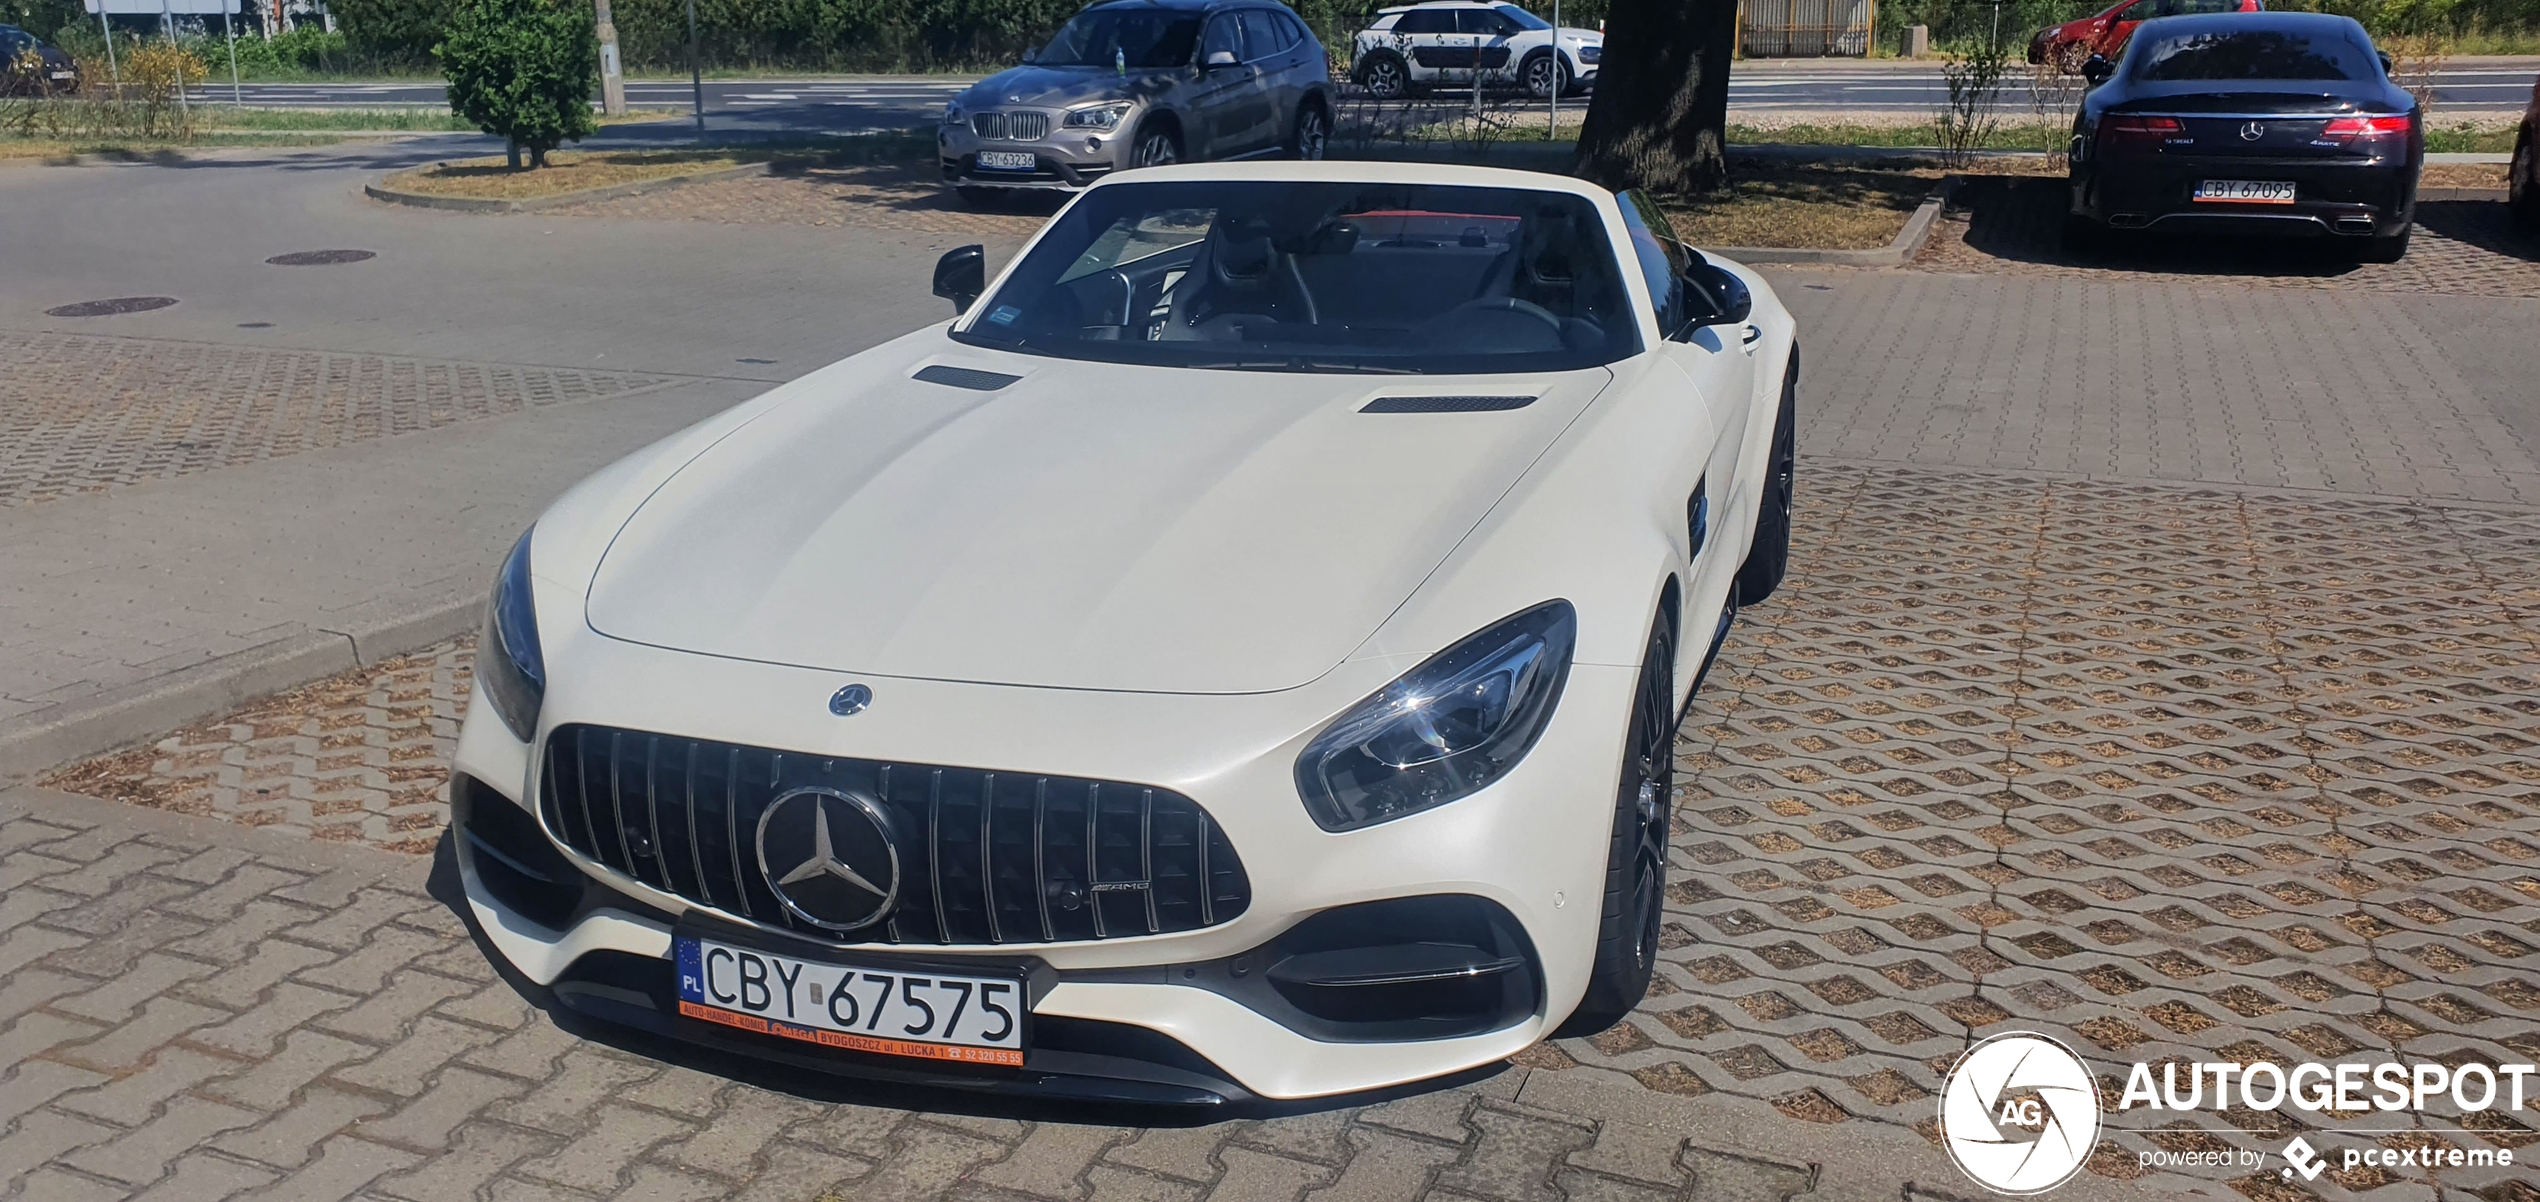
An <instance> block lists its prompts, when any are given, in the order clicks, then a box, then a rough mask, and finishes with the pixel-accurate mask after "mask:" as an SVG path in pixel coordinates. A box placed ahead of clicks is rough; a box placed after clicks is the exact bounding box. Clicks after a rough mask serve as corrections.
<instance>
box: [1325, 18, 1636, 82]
mask: <svg viewBox="0 0 2540 1202" xmlns="http://www.w3.org/2000/svg"><path fill="white" fill-rule="evenodd" d="M1604 54H1605V35H1604V34H1603V33H1600V32H1598V31H1596V30H1593V29H1570V28H1566V27H1565V28H1562V29H1559V30H1555V29H1554V28H1553V27H1552V23H1551V22H1549V21H1546V20H1544V19H1543V18H1541V17H1538V16H1536V15H1534V14H1533V13H1530V12H1528V11H1526V10H1525V9H1523V8H1519V7H1518V6H1516V5H1514V4H1507V3H1484V2H1481V0H1430V2H1429V3H1425V4H1414V5H1408V6H1405V7H1402V8H1387V9H1380V10H1378V11H1377V14H1376V19H1375V21H1374V22H1373V23H1371V24H1369V25H1368V26H1367V28H1365V29H1362V30H1360V31H1358V36H1357V38H1356V39H1354V40H1353V42H1352V44H1351V48H1350V75H1351V78H1353V79H1356V80H1357V81H1358V83H1359V85H1360V86H1361V87H1364V88H1366V89H1367V94H1368V95H1370V96H1373V97H1375V98H1376V99H1378V100H1396V99H1400V98H1401V97H1404V96H1408V95H1410V94H1411V93H1413V92H1416V91H1420V90H1422V89H1424V88H1429V87H1435V86H1441V85H1444V86H1461V87H1470V86H1472V84H1473V82H1474V81H1473V74H1474V71H1475V70H1476V61H1477V60H1478V63H1479V68H1478V69H1479V70H1480V72H1481V83H1482V85H1483V86H1485V87H1495V88H1498V87H1509V86H1516V87H1522V88H1524V89H1525V90H1526V91H1527V93H1528V94H1530V95H1532V96H1534V97H1535V98H1536V99H1538V100H1545V99H1550V98H1551V96H1552V94H1553V93H1554V91H1555V90H1558V91H1559V92H1561V93H1562V94H1563V95H1570V94H1574V93H1578V92H1582V91H1586V90H1587V89H1589V88H1591V87H1594V86H1595V85H1596V68H1597V63H1598V60H1600V59H1602V58H1603V57H1604Z"/></svg>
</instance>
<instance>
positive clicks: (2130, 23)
mask: <svg viewBox="0 0 2540 1202" xmlns="http://www.w3.org/2000/svg"><path fill="white" fill-rule="evenodd" d="M2265 10H2266V3H2265V0H2123V2H2122V3H2120V4H2118V5H2117V6H2116V7H2114V8H2111V9H2109V10H2107V11H2106V12H2103V13H2099V14H2097V15H2095V16H2088V17H2083V18H2081V19H2080V20H2077V21H2067V22H2065V23H2063V24H2061V25H2052V26H2048V27H2047V28H2045V29H2041V30H2038V31H2037V36H2035V37H2033V38H2030V39H2029V43H2028V61H2030V62H2032V63H2044V62H2053V63H2057V64H2059V65H2061V66H2062V67H2063V68H2064V69H2065V70H2066V71H2078V70H2080V69H2081V64H2082V63H2083V62H2084V61H2085V60H2087V59H2089V57H2090V56H2091V55H2094V54H2096V55H2098V56H2099V57H2101V58H2105V59H2109V60H2114V59H2115V58H2116V57H2117V56H2118V55H2120V54H2123V53H2125V44H2126V40H2127V39H2128V38H2131V37H2133V36H2134V29H2135V26H2138V25H2141V24H2142V23H2144V22H2145V21H2149V20H2151V19H2153V18H2154V17H2184V16H2191V15H2194V14H2197V13H2232V12H2239V13H2254V12H2263V11H2265Z"/></svg>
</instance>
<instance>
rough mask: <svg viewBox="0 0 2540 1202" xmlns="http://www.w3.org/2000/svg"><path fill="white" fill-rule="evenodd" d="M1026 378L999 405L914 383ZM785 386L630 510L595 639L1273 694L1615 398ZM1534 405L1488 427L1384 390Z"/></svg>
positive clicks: (894, 671)
mask: <svg viewBox="0 0 2540 1202" xmlns="http://www.w3.org/2000/svg"><path fill="white" fill-rule="evenodd" d="M937 363H951V364H954V365H959V366H966V367H973V368H982V367H984V368H988V369H991V370H999V371H1004V372H1010V373H1017V374H1019V375H1020V377H1021V378H1020V379H1018V380H1017V381H1016V382H1014V383H1013V384H1011V385H1008V386H1006V387H1003V388H999V389H996V390H993V391H976V390H972V389H968V388H958V387H948V386H946V385H943V384H935V383H928V382H924V381H920V380H917V379H914V378H912V371H913V369H915V368H918V367H923V366H927V365H930V364H937ZM853 366H854V361H850V362H849V363H848V364H842V365H840V366H839V367H838V368H832V369H830V370H829V371H825V372H822V373H820V374H818V375H815V376H812V377H809V378H807V379H805V380H803V381H799V382H797V383H796V384H794V385H791V386H789V387H790V388H793V389H795V390H797V393H798V394H797V395H795V396H793V397H790V398H788V399H786V400H785V401H784V402H783V403H781V404H779V405H776V406H773V407H771V408H770V410H769V411H768V412H767V413H766V414H764V415H762V416H761V417H759V418H757V419H756V420H754V421H752V422H751V423H749V424H748V425H746V426H744V427H742V428H740V429H739V430H736V431H734V432H733V433H732V434H730V435H729V436H727V437H725V438H723V439H722V440H721V441H719V442H717V443H716V444H715V445H713V446H712V447H710V448H709V449H707V450H705V451H704V452H702V453H701V454H699V455H698V456H697V457H696V458H695V459H693V460H691V461H690V462H689V463H688V464H687V465H686V466H684V467H683V468H681V469H680V470H679V471H678V472H677V473H676V474H675V475H673V476H672V477H671V478H670V479H669V480H668V481H667V482H666V483H664V484H663V485H662V486H661V487H660V488H659V489H658V490H657V491H655V492H654V493H653V494H652V495H651V496H650V497H649V498H647V499H646V500H645V501H644V503H643V504H642V505H641V506H640V507H639V508H638V509H637V510H636V511H635V512H634V513H633V515H632V516H631V517H630V518H628V520H627V521H626V523H625V525H624V526H623V528H622V529H620V530H619V532H618V534H617V536H616V538H615V539H614V540H613V541H612V542H611V543H610V545H609V547H608V550H607V551H606V553H605V554H604V555H603V556H602V558H601V560H600V563H599V566H598V569H597V571H596V573H595V574H594V576H593V578H592V581H591V586H590V593H589V598H588V601H587V611H586V613H587V617H588V620H589V622H590V624H591V626H592V628H593V629H595V630H597V631H599V632H600V633H602V634H605V635H609V636H612V637H615V638H620V639H626V640H630V641H634V642H640V643H646V644H651V645H655V646H661V647H668V648H675V649H679V650H684V651H692V652H699V653H704V654H709V655H719V656H729V657H734V658H740V659H750V660H759V661H763V662H769V663H781V664H789V665H796V666H802V667H812V668H822V669H831V670H835V671H838V672H842V673H851V674H859V675H872V676H899V677H918V678H926V679H937V680H956V681H972V682H981V683H994V684H1012V685H1035V686H1049V687H1061V688H1081V689H1104V690H1123V691H1135V692H1172V693H1254V692H1271V691H1276V690H1281V689H1288V688H1294V687H1296V686H1299V685H1303V684H1306V683H1308V682H1310V681H1312V680H1314V679H1315V678H1317V677H1319V676H1321V675H1322V674H1324V673H1325V672H1328V671H1330V670H1331V669H1332V668H1333V667H1334V666H1335V665H1337V664H1339V663H1340V662H1342V661H1343V660H1344V659H1346V658H1347V657H1348V656H1349V655H1350V653H1351V652H1352V651H1353V650H1355V649H1357V648H1358V647H1359V646H1360V645H1361V644H1362V643H1364V642H1365V641H1366V640H1367V638H1368V637H1369V636H1370V635H1371V634H1373V633H1374V632H1375V630H1376V628H1377V627H1378V626H1379V625H1380V624H1381V623H1382V622H1383V621H1384V620H1385V618H1386V617H1387V616H1388V615H1390V614H1391V613H1392V612H1393V611H1394V610H1395V609H1396V608H1398V607H1399V606H1400V605H1401V604H1402V603H1403V601H1404V600H1405V599H1407V598H1408V597H1409V596H1410V595H1411V594H1412V592H1413V590H1415V589H1417V588H1418V587H1419V585H1420V582H1421V581H1422V580H1423V579H1425V578H1426V577H1427V576H1428V575H1429V573H1430V572H1431V571H1432V570H1433V569H1435V568H1436V566H1437V565H1438V564H1439V563H1440V562H1441V561H1442V560H1444V559H1445V558H1446V556H1447V554H1448V552H1450V551H1451V550H1453V549H1454V547H1455V546H1456V544H1457V543H1458V542H1460V541H1461V540H1462V539H1463V538H1464V537H1465V535H1466V534H1467V533H1468V532H1470V531H1471V530H1472V528H1473V527H1474V526H1475V524H1477V523H1478V522H1479V521H1480V520H1481V518H1482V517H1483V515H1484V514H1486V513H1487V512H1488V511H1489V509H1490V508H1491V506H1492V505H1493V504H1494V503H1496V502H1497V501H1498V500H1499V498H1500V497H1501V496H1503V495H1504V494H1506V493H1507V491H1508V490H1509V488H1510V487H1511V486H1512V485H1513V484H1515V482H1516V481H1517V479H1518V477H1519V476H1520V475H1521V474H1523V473H1524V472H1525V470H1526V468H1527V467H1528V466H1529V465H1530V464H1532V463H1533V462H1534V461H1535V459H1536V458H1537V457H1539V456H1540V455H1541V454H1542V453H1543V451H1544V449H1545V448H1546V447H1547V446H1549V445H1550V444H1551V442H1552V440H1553V439H1554V438H1555V437H1557V436H1558V435H1559V434H1560V432H1561V431H1562V430H1563V429H1564V428H1565V427H1566V426H1567V425H1568V424H1569V423H1570V421H1571V420H1572V419H1573V418H1575V417H1576V416H1577V415H1578V414H1579V412H1580V411H1581V410H1583V409H1584V408H1585V407H1586V406H1587V404H1588V403H1589V402H1590V401H1591V400H1593V399H1594V397H1595V396H1596V394H1597V393H1598V392H1599V391H1600V390H1601V389H1602V388H1603V387H1604V386H1605V383H1606V382H1607V381H1608V380H1609V379H1610V378H1611V376H1610V374H1609V373H1607V372H1606V371H1604V370H1603V369H1592V370H1589V371H1581V372H1570V373H1561V374H1553V375H1546V376H1542V377H1532V378H1529V377H1508V376H1494V377H1486V378H1481V379H1473V378H1467V379H1463V380H1460V381H1459V380H1456V379H1454V378H1440V377H1421V378H1418V379H1411V380H1388V379H1387V378H1386V377H1379V376H1363V375H1353V376H1343V375H1291V374H1284V373H1272V372H1244V371H1193V370H1186V369H1169V368H1149V367H1127V366H1120V365H1113V364H1098V363H1086V362H1078V361H1072V360H1057V359H1025V358H1024V357H1020V356H997V357H993V358H991V357H986V356H952V357H948V358H938V359H930V360H926V361H923V362H919V363H907V362H902V363H897V364H893V365H891V366H890V367H889V368H888V369H887V370H868V371H855V372H850V371H847V370H844V369H849V368H852V367H853ZM1475 392H1485V393H1490V394H1493V395H1516V394H1519V393H1523V394H1528V395H1538V396H1539V397H1540V399H1539V400H1537V401H1535V402H1534V403H1532V404H1530V405H1527V406H1525V407H1523V408H1519V409H1513V410H1505V411H1500V412H1491V413H1388V414H1370V413H1361V412H1359V410H1360V409H1361V408H1363V407H1364V406H1365V405H1366V403H1367V402H1368V401H1370V400H1372V399H1374V398H1375V397H1378V396H1388V395H1412V394H1427V395H1460V394H1472V393H1475Z"/></svg>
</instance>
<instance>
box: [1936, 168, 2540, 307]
mask: <svg viewBox="0 0 2540 1202" xmlns="http://www.w3.org/2000/svg"><path fill="white" fill-rule="evenodd" d="M2065 195H2066V193H2065V188H2064V181H2062V180H2061V179H2055V178H2048V177H2036V176H1976V177H1974V178H1971V179H1970V180H1969V181H1968V182H1967V184H1966V185H1965V186H1964V187H1962V188H1961V189H1960V190H1959V192H1958V194H1957V196H1956V197H1955V198H1954V199H1953V200H1952V202H1951V210H1952V211H1951V212H1950V213H1949V214H1948V215H1947V216H1945V217H1943V218H1942V220H1941V221H1940V223H1939V224H1938V225H1936V226H1935V227H1933V230H1932V236H1931V240H1930V241H1929V242H1927V243H1925V244H1924V246H1923V249H1922V252H1921V254H1920V255H1919V256H1917V258H1916V260H1915V266H1917V267H1920V268H1922V269H1924V270H1928V271H1951V272H1960V271H1963V272H1984V273H2002V274H2014V275H2032V276H2046V277H2052V278H2058V279H2106V278H2112V277H2113V278H2124V279H2136V280H2150V279H2166V280H2186V279H2203V280H2220V279H2228V280H2229V281H2230V282H2232V283H2235V284H2242V285H2247V286H2253V287H2274V288H2325V289H2336V290H2341V291H2364V292H2439V293H2445V294H2449V295H2455V296H2497V297H2540V237H2535V236H2534V235H2532V234H2530V233H2528V232H2525V231H2522V230H2518V229H2516V228H2514V226H2513V223H2512V222H2511V220H2509V219H2508V218H2507V216H2506V214H2505V206H2504V205H2503V204H2502V203H2500V202H2497V201H2423V202H2420V203H2419V204H2418V205H2417V223H2416V231H2415V234H2414V235H2413V238H2412V245H2411V246H2410V247H2409V249H2408V254H2407V257H2406V258H2403V259H2401V260H2400V261H2398V262H2396V263H2356V262H2354V261H2353V260H2351V259H2346V258H2342V257H2341V256H2339V255H2338V254H2337V253H2336V251H2335V248H2334V247H2330V246H2324V245H2322V244H2320V243H2316V242H2300V241H2294V242H2283V243H2273V242H2267V241H2264V240H2251V239H2197V240H2194V241H2191V242H2185V243H2181V242H2176V241H2171V240H2166V239H2164V240H2149V241H2146V242H2145V243H2143V244H2141V245H2126V246H2124V247H2123V248H2122V249H2116V250H2111V251H2109V252H2106V253H2100V254H2088V255H2075V254H2072V253H2069V252H2067V251H2065V250H2064V249H2063V247H2062V245H2061V240H2060V239H2061V235H2060V230H2061V227H2062V223H2063V211H2064V202H2065Z"/></svg>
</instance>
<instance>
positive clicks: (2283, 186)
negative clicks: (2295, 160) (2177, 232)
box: [2196, 179, 2293, 205]
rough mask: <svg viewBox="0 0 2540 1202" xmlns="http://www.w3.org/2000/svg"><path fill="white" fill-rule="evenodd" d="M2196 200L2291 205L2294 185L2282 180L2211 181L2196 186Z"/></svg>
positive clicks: (2204, 181)
mask: <svg viewBox="0 0 2540 1202" xmlns="http://www.w3.org/2000/svg"><path fill="white" fill-rule="evenodd" d="M2196 199H2198V200H2219V201H2228V202H2230V203H2233V204H2261V205H2289V204H2292V203H2293V185H2292V184H2291V183H2289V182H2285V181H2280V180H2257V179H2209V180H2199V181H2197V184H2196Z"/></svg>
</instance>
